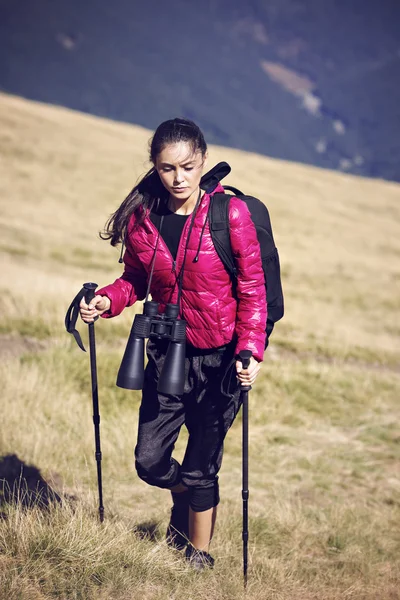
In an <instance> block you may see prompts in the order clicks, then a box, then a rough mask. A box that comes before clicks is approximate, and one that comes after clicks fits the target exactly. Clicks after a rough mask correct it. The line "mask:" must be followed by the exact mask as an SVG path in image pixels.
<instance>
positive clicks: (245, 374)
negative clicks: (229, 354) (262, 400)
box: [236, 356, 261, 385]
mask: <svg viewBox="0 0 400 600" xmlns="http://www.w3.org/2000/svg"><path fill="white" fill-rule="evenodd" d="M260 369H261V364H260V363H259V362H258V361H257V360H256V359H255V358H254V356H252V357H251V358H250V364H249V366H248V367H247V369H243V365H242V362H241V361H240V360H237V361H236V372H237V374H238V375H237V377H238V379H239V381H240V383H241V385H253V383H254V382H255V380H256V378H257V375H258V373H259V372H260Z"/></svg>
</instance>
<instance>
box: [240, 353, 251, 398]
mask: <svg viewBox="0 0 400 600" xmlns="http://www.w3.org/2000/svg"><path fill="white" fill-rule="evenodd" d="M251 357H252V352H251V350H241V351H240V352H239V358H240V361H241V363H242V365H243V369H247V368H248V366H249V365H250V359H251ZM241 389H242V392H249V391H250V390H251V385H244V386H242V388H241Z"/></svg>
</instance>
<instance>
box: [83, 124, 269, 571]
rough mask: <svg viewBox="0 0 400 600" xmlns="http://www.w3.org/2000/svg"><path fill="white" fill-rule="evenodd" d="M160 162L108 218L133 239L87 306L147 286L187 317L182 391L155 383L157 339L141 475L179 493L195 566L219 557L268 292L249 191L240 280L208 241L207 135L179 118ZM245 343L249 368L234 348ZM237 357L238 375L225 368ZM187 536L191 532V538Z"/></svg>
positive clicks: (93, 310) (129, 299)
mask: <svg viewBox="0 0 400 600" xmlns="http://www.w3.org/2000/svg"><path fill="white" fill-rule="evenodd" d="M150 160H151V162H152V164H153V168H152V169H151V170H150V171H149V172H148V173H147V174H146V175H145V176H144V177H143V179H142V180H141V181H140V182H139V184H138V185H136V186H135V187H134V189H133V190H132V192H131V193H130V194H129V195H128V196H127V198H126V199H125V200H124V202H123V203H122V204H121V206H120V207H119V208H118V210H117V211H116V212H115V213H114V214H113V215H112V216H111V218H110V219H109V221H108V223H107V225H106V230H105V233H104V234H102V237H103V239H109V240H110V241H111V244H112V245H116V244H118V243H119V242H123V243H125V244H126V249H125V253H124V263H125V269H124V273H123V274H122V276H121V277H120V278H118V279H117V280H116V281H115V282H114V283H113V284H111V285H108V286H106V287H104V288H102V289H100V290H98V291H97V295H96V296H95V298H94V299H93V300H92V301H91V303H90V304H89V305H87V304H86V303H85V301H84V300H83V301H82V303H81V316H82V318H83V320H84V321H86V322H87V323H90V322H92V321H93V319H94V318H95V317H96V316H98V315H101V316H102V317H105V318H107V317H114V316H116V315H118V314H120V312H121V311H122V310H123V309H124V308H125V307H126V306H131V305H132V304H134V302H136V301H137V300H143V299H144V298H145V296H146V290H147V287H148V285H149V286H150V290H149V291H150V293H151V295H152V299H153V300H155V301H157V302H159V304H160V310H161V312H163V310H164V309H165V305H166V304H167V303H178V304H179V307H180V313H179V317H180V318H182V319H185V320H186V322H187V330H186V332H187V333H186V339H187V344H186V359H185V388H184V393H183V395H182V396H173V395H163V394H160V393H159V392H157V382H158V376H159V373H160V371H161V369H162V366H163V361H164V358H165V353H166V344H165V341H157V340H155V341H154V340H153V339H150V340H149V342H148V344H147V355H148V364H147V366H146V371H145V382H144V386H143V394H142V403H141V407H140V412H139V428H138V439H137V445H136V449H135V459H136V469H137V473H138V475H139V477H140V478H141V479H143V480H144V481H146V482H147V483H149V484H150V485H156V486H158V487H162V488H166V489H169V490H170V491H171V493H172V500H173V507H172V511H171V521H170V524H169V527H168V530H167V542H168V543H169V544H170V545H171V546H173V547H175V548H178V549H184V548H185V547H186V553H185V556H186V558H187V559H188V560H189V562H190V563H191V564H192V565H193V566H194V567H196V568H198V569H200V568H203V567H204V566H213V564H214V559H213V558H212V557H211V555H210V554H209V544H210V541H211V538H212V535H213V530H214V524H215V518H216V510H217V505H218V503H219V491H218V471H219V469H220V467H221V461H222V452H223V440H224V437H225V435H226V433H227V431H228V429H229V428H230V426H231V425H232V423H233V421H234V419H235V416H236V414H237V412H238V410H239V408H240V385H252V384H253V383H254V381H255V379H256V377H257V375H258V373H259V370H260V362H261V361H262V360H263V352H264V347H265V325H266V297H265V285H264V275H263V271H262V266H261V258H260V250H259V244H258V242H257V236H256V231H255V227H254V225H253V222H252V220H251V217H250V213H249V211H248V209H247V206H246V205H245V203H244V202H242V201H241V200H239V199H237V198H232V199H231V201H230V207H229V219H230V236H231V245H232V250H233V255H234V257H235V260H236V265H237V271H238V281H237V285H236V287H235V292H234V291H233V289H232V282H231V279H230V277H229V275H228V273H227V272H226V270H225V268H224V267H223V264H222V262H221V260H220V259H219V257H218V255H217V253H216V251H215V249H214V246H213V242H212V240H211V236H210V231H209V226H208V209H209V205H210V201H211V199H212V195H213V194H214V193H216V192H223V187H222V186H221V185H220V184H219V183H216V185H215V186H214V189H211V190H210V189H208V190H207V191H206V192H204V193H202V191H201V189H200V180H201V177H202V173H203V169H204V167H205V164H206V162H207V146H206V143H205V141H204V137H203V134H202V132H201V131H200V129H199V128H198V127H197V125H195V124H194V123H193V122H192V121H188V120H185V119H172V120H169V121H166V122H164V123H162V124H161V125H160V126H159V127H158V128H157V130H156V132H155V134H154V136H153V138H152V141H151V146H150ZM244 349H247V350H250V351H251V352H252V358H251V361H250V365H249V367H248V368H247V369H243V368H242V365H241V362H240V361H239V360H236V362H235V357H236V356H237V354H238V353H239V352H240V351H241V350H244ZM234 364H235V366H236V373H237V377H233V378H232V377H230V374H231V373H230V371H229V367H232V365H234ZM183 424H185V425H186V427H187V429H188V432H189V439H188V444H187V448H186V453H185V456H184V459H183V462H182V464H181V465H180V464H179V463H178V462H177V461H176V460H175V459H174V458H172V457H171V454H172V450H173V448H174V444H175V441H176V439H177V437H178V434H179V431H180V428H181V426H182V425H183ZM188 542H189V543H188Z"/></svg>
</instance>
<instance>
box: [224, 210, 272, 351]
mask: <svg viewBox="0 0 400 600" xmlns="http://www.w3.org/2000/svg"><path fill="white" fill-rule="evenodd" d="M229 224H230V238H231V246H232V252H233V256H234V259H235V262H236V268H237V288H236V293H237V298H238V306H237V314H236V335H237V337H238V343H237V346H236V353H238V352H240V350H251V352H252V354H253V356H254V358H256V359H257V360H259V361H262V360H263V355H264V348H265V336H266V334H265V326H266V321H267V299H266V291H265V284H264V272H263V269H262V264H261V253H260V245H259V243H258V240H257V233H256V229H255V226H254V223H253V221H252V219H251V216H250V212H249V209H248V208H247V205H246V204H245V202H243V201H242V200H239V199H238V198H232V199H231V200H230V203H229Z"/></svg>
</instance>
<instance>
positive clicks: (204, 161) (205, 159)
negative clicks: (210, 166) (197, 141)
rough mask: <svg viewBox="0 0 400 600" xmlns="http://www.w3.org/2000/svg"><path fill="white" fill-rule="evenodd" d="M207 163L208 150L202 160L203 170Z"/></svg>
mask: <svg viewBox="0 0 400 600" xmlns="http://www.w3.org/2000/svg"><path fill="white" fill-rule="evenodd" d="M207 163H208V150H206V153H205V155H204V159H203V169H204V167H205V166H206V165H207Z"/></svg>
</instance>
